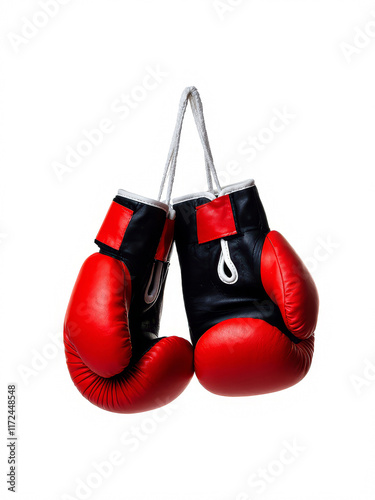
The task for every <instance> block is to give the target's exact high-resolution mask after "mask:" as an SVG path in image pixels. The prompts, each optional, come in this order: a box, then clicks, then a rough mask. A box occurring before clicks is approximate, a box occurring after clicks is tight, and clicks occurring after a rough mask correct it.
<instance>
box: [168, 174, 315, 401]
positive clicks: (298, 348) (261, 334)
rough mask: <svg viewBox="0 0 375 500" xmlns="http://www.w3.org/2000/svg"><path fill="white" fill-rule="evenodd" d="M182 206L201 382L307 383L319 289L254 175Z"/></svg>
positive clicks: (239, 391) (235, 387)
mask: <svg viewBox="0 0 375 500" xmlns="http://www.w3.org/2000/svg"><path fill="white" fill-rule="evenodd" d="M174 209H175V210H176V232H175V238H176V245H177V251H178V256H179V260H180V266H181V275H182V284H183V293H184V301H185V308H186V312H187V317H188V321H189V327H190V333H191V338H192V342H193V345H194V348H195V351H194V357H195V361H194V365H195V372H196V375H197V377H198V379H199V381H200V382H201V384H202V385H203V386H204V387H205V388H206V389H208V390H210V391H211V392H214V393H216V394H221V395H226V396H247V395H249V396H250V395H256V394H264V393H268V392H274V391H278V390H281V389H285V388H286V387H289V386H292V385H293V384H296V383H297V382H299V381H300V380H301V379H302V378H303V377H304V376H305V375H306V373H307V372H308V370H309V368H310V364H311V360H312V356H313V351H314V331H315V326H316V322H317V316H318V302H319V301H318V294H317V290H316V287H315V284H314V282H313V280H312V277H311V276H310V274H309V272H308V270H307V269H306V267H305V265H304V264H303V263H302V261H301V259H300V258H299V257H298V256H297V254H296V253H295V251H294V250H293V249H292V247H291V246H290V245H289V243H288V242H287V241H286V240H285V238H284V237H283V236H281V234H280V233H278V232H276V231H270V229H269V227H268V223H267V218H266V215H265V212H264V209H263V206H262V203H261V201H260V199H259V195H258V191H257V188H256V187H255V185H254V181H247V182H245V183H239V184H234V185H231V186H228V187H226V188H224V189H222V190H221V192H220V194H219V195H218V196H217V197H216V196H215V195H214V194H212V193H210V192H207V193H198V194H196V195H189V196H187V197H183V198H180V199H178V200H175V202H174Z"/></svg>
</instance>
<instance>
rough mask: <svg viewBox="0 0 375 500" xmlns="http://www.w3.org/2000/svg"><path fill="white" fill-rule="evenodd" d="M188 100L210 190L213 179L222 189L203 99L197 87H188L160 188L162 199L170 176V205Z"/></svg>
mask: <svg viewBox="0 0 375 500" xmlns="http://www.w3.org/2000/svg"><path fill="white" fill-rule="evenodd" d="M188 102H190V105H191V109H192V112H193V116H194V121H195V124H196V127H197V130H198V134H199V137H200V140H201V143H202V146H203V151H204V157H205V165H206V177H207V183H208V190H209V191H210V192H211V193H213V192H214V188H213V182H212V179H213V180H214V181H215V184H216V188H217V189H218V191H221V186H220V182H219V178H218V176H217V172H216V169H215V166H214V162H213V158H212V152H211V148H210V144H209V140H208V135H207V130H206V125H205V121H204V115H203V106H202V101H201V99H200V96H199V93H198V90H197V89H196V88H195V87H186V88H185V90H184V91H183V93H182V95H181V99H180V105H179V109H178V114H177V120H176V126H175V129H174V132H173V137H172V142H171V145H170V148H169V152H168V157H167V162H166V164H165V168H164V172H163V177H162V182H161V185H160V190H159V197H158V199H159V200H160V199H161V196H162V194H163V191H164V187H165V184H166V181H167V177H168V176H169V181H168V186H167V193H166V203H167V204H168V205H170V201H171V197H172V188H173V183H174V178H175V174H176V164H177V156H178V151H179V147H180V139H181V131H182V124H183V120H184V116H185V111H186V108H187V104H188Z"/></svg>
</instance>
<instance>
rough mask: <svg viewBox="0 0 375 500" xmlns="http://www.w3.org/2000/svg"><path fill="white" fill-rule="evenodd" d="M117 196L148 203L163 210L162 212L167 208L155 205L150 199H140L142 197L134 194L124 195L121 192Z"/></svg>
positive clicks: (166, 210)
mask: <svg viewBox="0 0 375 500" xmlns="http://www.w3.org/2000/svg"><path fill="white" fill-rule="evenodd" d="M117 196H121V197H122V198H125V199H129V200H133V201H138V202H139V203H143V204H144V205H150V206H151V207H155V208H160V209H161V210H164V212H166V213H167V212H168V208H167V207H162V206H160V205H157V204H156V203H152V202H151V201H147V200H144V199H143V200H142V199H140V198H137V197H136V196H133V195H132V196H129V195H126V196H125V195H122V194H118V195H117ZM125 208H126V207H125ZM129 210H130V209H129Z"/></svg>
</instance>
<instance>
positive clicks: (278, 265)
mask: <svg viewBox="0 0 375 500" xmlns="http://www.w3.org/2000/svg"><path fill="white" fill-rule="evenodd" d="M266 238H267V240H268V241H269V242H270V244H271V246H272V249H273V253H274V254H275V259H276V263H277V267H278V269H279V273H280V276H281V282H282V284H283V302H284V315H285V319H286V321H285V324H286V326H287V328H288V330H290V331H291V327H290V325H289V320H288V316H287V313H286V308H285V282H284V278H283V274H282V272H281V267H280V262H279V259H278V256H277V253H276V249H275V247H274V245H273V243H272V241H271V240H270V238H269V237H268V235H267V236H266ZM292 333H293V332H292Z"/></svg>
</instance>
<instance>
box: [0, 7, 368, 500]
mask: <svg viewBox="0 0 375 500" xmlns="http://www.w3.org/2000/svg"><path fill="white" fill-rule="evenodd" d="M45 1H46V0H45ZM41 3H43V2H39V1H31V0H30V1H25V0H22V1H21V0H19V1H17V2H14V1H11V0H8V1H5V0H2V1H1V4H0V5H1V11H0V18H1V21H0V23H1V48H0V52H1V53H0V55H1V71H2V73H1V81H0V86H1V87H0V92H1V131H0V132H1V181H0V234H1V238H0V240H1V241H0V266H1V296H0V308H1V310H0V318H1V341H2V348H1V353H0V356H1V359H0V364H1V389H0V396H1V400H2V403H1V414H0V429H1V435H0V437H1V441H0V443H1V453H0V457H1V458H0V461H1V471H2V474H1V486H0V487H1V490H0V491H1V492H2V493H1V494H3V493H7V492H6V483H5V473H6V469H7V463H6V459H7V451H6V435H5V430H6V419H7V413H6V411H7V409H6V404H5V403H6V397H7V394H6V386H7V384H8V383H11V382H16V383H17V387H18V436H19V441H18V498H20V499H22V500H23V499H25V500H26V499H27V500H34V499H35V500H47V499H48V500H51V499H67V498H70V499H71V498H77V499H78V498H93V499H107V498H111V499H112V500H125V499H137V500H138V499H139V500H141V499H142V500H143V499H148V498H152V499H154V500H159V499H173V500H182V499H184V500H185V499H186V500H188V499H189V500H203V499H204V500H207V499H215V500H217V499H219V500H220V499H223V500H224V499H225V500H227V499H233V500H236V499H237V500H247V499H258V498H259V499H261V498H263V499H267V500H275V499H277V500H281V499H285V500H310V499H311V500H312V499H314V500H316V499H317V498H320V499H330V500H331V499H335V500H336V499H339V500H341V499H342V500H351V499H360V500H368V499H373V498H374V494H375V476H374V469H375V447H374V445H375V426H374V419H375V406H374V396H375V366H374V365H372V367H371V364H370V363H374V364H375V335H374V333H375V325H374V321H373V317H374V291H373V282H374V267H373V255H374V246H373V243H374V234H373V213H374V173H373V172H374V107H375V90H374V89H375V71H374V69H375V68H374V61H375V23H374V21H375V2H374V1H364V0H362V1H360V0H353V1H348V0H347V1H344V0H340V1H338V0H324V1H323V0H320V1H317V0H305V1H303V2H302V1H297V0H295V1H289V0H273V1H271V0H268V1H264V0H248V1H246V0H245V1H243V2H241V1H234V0H231V1H229V0H228V1H226V0H224V1H223V2H222V3H223V4H227V5H229V7H228V10H226V11H225V12H224V13H222V15H221V16H220V12H219V10H218V8H219V7H218V6H217V5H216V6H215V2H213V0H203V1H202V0H190V1H189V2H181V1H180V2H176V1H172V0H168V1H167V0H159V1H151V0H148V1H139V2H135V1H132V2H130V1H122V2H120V1H119V0H117V1H114V0H106V1H104V0H102V1H99V0H90V1H88V0H86V1H78V0H77V1H74V0H72V1H70V2H68V3H67V4H66V5H59V9H58V12H56V15H54V17H52V18H48V19H47V21H46V20H45V17H44V16H43V15H42V17H40V11H41V7H40V4H41ZM230 4H232V7H231V6H230ZM56 8H57V7H56ZM371 12H374V14H371ZM38 13H39V14H38ZM33 20H34V21H36V24H38V23H39V25H40V24H45V26H41V27H37V28H36V29H34V32H33V31H32V28H30V26H29V28H28V31H27V30H26V31H27V33H28V36H29V39H27V38H24V39H23V42H22V43H21V42H20V40H22V39H20V38H17V36H18V37H21V36H23V34H22V33H23V31H24V32H25V29H26V28H25V26H26V24H27V23H28V22H29V23H30V22H33ZM45 21H46V22H45ZM361 30H366V31H367V32H368V33H369V35H370V36H367V35H366V34H365V35H363V32H361ZM30 33H31V35H30ZM361 33H362V34H361ZM14 40H17V43H16V42H15V41H14ZM343 43H346V44H347V45H343ZM350 46H351V48H348V47H350ZM348 54H349V55H348ZM150 67H151V68H153V69H155V68H156V69H157V68H159V70H160V71H161V72H162V73H163V74H164V76H163V77H161V81H160V82H159V83H158V84H157V85H156V86H155V88H154V89H153V90H149V91H147V93H146V95H141V92H142V90H139V86H140V85H142V81H143V79H144V77H145V75H146V74H147V72H148V71H149V68H150ZM187 85H196V86H197V88H198V90H199V91H200V94H201V97H202V99H203V104H204V109H205V116H206V122H207V128H208V132H209V136H210V140H211V146H212V150H213V153H214V157H215V161H216V165H217V168H218V170H219V171H220V172H221V174H220V175H221V178H222V180H223V183H224V184H226V183H232V182H238V181H241V180H245V179H247V178H251V177H253V178H255V181H256V184H257V186H258V189H259V192H260V195H261V198H262V201H263V203H264V206H265V208H266V212H267V215H268V219H269V223H270V226H271V228H273V229H278V230H279V231H280V232H282V233H283V234H284V235H285V236H286V237H287V239H288V240H289V241H290V242H291V243H292V245H293V246H294V247H295V249H296V250H297V251H298V253H299V254H300V255H301V257H302V258H303V259H304V260H305V261H306V263H307V264H308V266H309V268H310V269H311V271H312V273H313V277H314V279H315V281H316V283H317V286H318V290H319V293H320V299H321V311H320V317H319V323H318V328H317V333H316V352H315V357H314V361H313V364H312V368H311V371H310V373H309V374H308V376H307V377H306V378H305V379H304V380H303V381H302V382H301V383H300V384H298V385H297V386H295V387H293V388H291V389H288V390H285V391H282V392H280V393H276V394H271V395H264V396H260V397H253V398H224V397H218V396H215V395H213V394H210V393H209V392H207V391H206V390H204V389H203V387H201V386H200V384H199V383H198V382H197V380H196V379H194V380H193V381H192V382H191V384H190V385H189V386H188V388H187V390H186V391H185V392H184V393H183V394H182V396H181V397H179V398H178V399H177V400H176V401H175V403H174V404H173V405H171V406H170V410H169V413H168V414H166V413H159V414H157V415H156V414H155V413H154V412H149V413H144V414H137V415H131V416H127V415H119V414H112V413H109V412H105V411H103V410H100V409H98V408H96V407H95V406H93V405H91V404H90V403H88V402H87V401H86V400H85V399H84V398H83V397H82V396H81V395H80V394H79V392H78V391H77V390H76V389H75V387H74V385H73V383H72V382H71V380H70V378H69V374H68V371H67V369H66V366H65V360H64V353H63V350H62V348H61V337H62V323H63V318H64V313H65V309H66V306H67V302H68V300H69V296H70V293H71V289H72V287H73V284H74V281H75V278H76V275H77V273H78V270H79V268H80V266H81V264H82V262H83V261H84V259H85V258H86V257H87V256H88V255H90V253H93V252H95V251H96V247H95V245H94V243H93V240H94V237H95V235H96V233H97V230H98V228H99V227H100V224H101V222H102V220H103V217H104V215H105V213H106V211H107V208H108V206H109V204H110V201H111V200H112V198H113V197H114V195H115V194H116V192H117V189H118V188H124V189H127V190H129V191H133V192H136V193H139V194H141V195H144V196H149V197H152V198H155V197H156V195H157V191H158V185H159V181H160V177H161V172H162V169H163V166H164V161H165V158H166V155H167V151H168V147H169V142H170V139H171V134H172V130H173V127H174V121H175V116H176V112H177V105H178V101H179V97H180V93H181V91H182V90H183V88H184V87H185V86H187ZM137 92H138V94H137ZM132 93H133V95H137V96H141V100H140V99H138V101H139V102H135V101H134V100H133V104H134V102H135V105H134V109H131V110H130V112H129V113H128V116H126V117H125V118H124V117H123V116H122V115H120V114H119V113H116V112H115V111H114V108H113V106H115V107H116V102H117V103H118V99H121V95H122V94H124V95H125V97H126V95H132ZM114 103H115V104H114ZM275 109H276V110H279V111H282V110H284V109H286V110H287V112H288V113H289V114H291V115H293V118H292V119H290V120H289V121H290V123H288V124H287V125H286V126H285V127H284V130H282V131H280V132H278V133H276V134H274V137H273V138H272V140H270V141H269V143H268V144H266V145H263V149H262V150H260V151H257V154H256V155H255V157H254V158H253V160H252V161H248V160H249V155H246V154H243V153H242V154H241V152H240V151H242V148H243V143H244V141H245V142H246V140H247V138H249V137H252V136H253V137H257V136H258V135H259V134H260V137H265V136H264V135H263V136H262V134H266V135H267V132H264V130H263V131H262V129H264V128H265V127H266V128H267V127H268V126H269V123H270V121H271V119H272V117H273V116H274V114H275ZM123 113H125V111H124V110H123ZM102 119H107V120H111V121H112V125H113V127H112V129H113V130H112V132H111V133H109V134H106V135H105V138H104V140H103V141H102V143H101V144H100V145H98V146H95V147H93V148H92V152H91V154H89V155H87V156H86V157H85V158H83V159H82V162H81V163H80V164H79V165H78V166H76V167H75V168H74V169H72V170H71V171H70V172H66V173H65V174H64V175H63V176H62V179H61V181H59V179H58V177H57V175H56V173H55V171H54V169H53V166H52V165H53V164H54V162H56V161H58V162H62V163H64V162H65V156H66V148H67V147H69V146H70V147H72V148H76V147H77V144H78V143H79V142H80V141H81V140H82V139H83V130H84V129H86V130H92V129H94V128H97V127H98V126H99V123H100V122H101V120H102ZM267 137H268V138H269V137H270V136H269V134H268V136H267ZM252 156H254V155H252ZM228 162H236V163H235V165H236V168H235V171H234V172H233V170H232V171H231V172H229V173H228V170H227V164H228ZM204 181H205V178H204V173H203V162H202V153H201V149H200V144H199V140H198V138H197V134H196V131H195V128H194V123H193V120H192V117H191V112H190V111H188V112H187V118H186V121H185V127H184V131H183V136H182V145H181V152H180V157H179V163H178V173H177V180H176V189H175V195H182V194H186V193H189V192H192V191H196V190H202V189H205V183H204ZM161 333H162V334H163V335H173V334H178V335H181V336H184V337H186V338H188V328H187V322H186V317H185V312H184V308H183V302H182V294H181V285H180V276H179V266H178V261H177V257H176V254H174V256H173V261H172V265H171V270H170V275H169V281H168V284H167V289H166V297H165V307H164V314H163V320H162V328H161ZM54 337H55V338H57V340H55V341H53V340H52V338H54ZM54 342H57V344H58V347H56V344H55V343H54ZM160 417H162V418H163V421H160ZM136 428H139V429H140V431H137V430H136ZM135 432H140V433H141V434H140V436H141V437H140V438H134V436H133V434H134V433H135ZM131 437H132V439H130V438H131ZM293 442H294V443H295V444H296V445H297V447H298V450H299V451H297V452H296V453H295V455H296V456H295V457H292V456H291V455H288V456H289V458H290V457H292V458H290V460H289V461H288V462H289V463H287V464H285V463H282V462H281V461H280V457H283V456H284V452H283V450H285V447H287V446H288V444H286V443H289V444H292V443H293ZM116 451H117V456H118V457H120V459H119V461H121V464H118V463H117V464H116V465H114V466H112V467H113V470H109V471H107V474H106V475H107V477H105V478H103V476H99V475H98V474H97V473H95V470H96V469H95V465H94V464H95V463H96V464H99V463H102V462H105V461H108V460H109V457H112V458H113V453H114V452H116ZM284 461H285V460H284ZM262 469H266V471H268V472H267V473H268V474H269V478H270V479H269V480H268V481H265V482H264V483H262V486H261V485H260V484H259V483H255V487H254V478H255V480H256V478H257V477H258V474H261V473H262V472H261V470H262ZM274 472H275V474H274ZM95 474H96V475H95ZM98 478H99V479H98ZM87 483H89V484H91V486H92V487H90V489H89V490H88V489H87V487H86V490H85V487H84V486H82V485H83V484H86V485H87ZM79 485H80V486H79ZM260 490H264V491H260ZM9 495H10V493H9Z"/></svg>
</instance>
